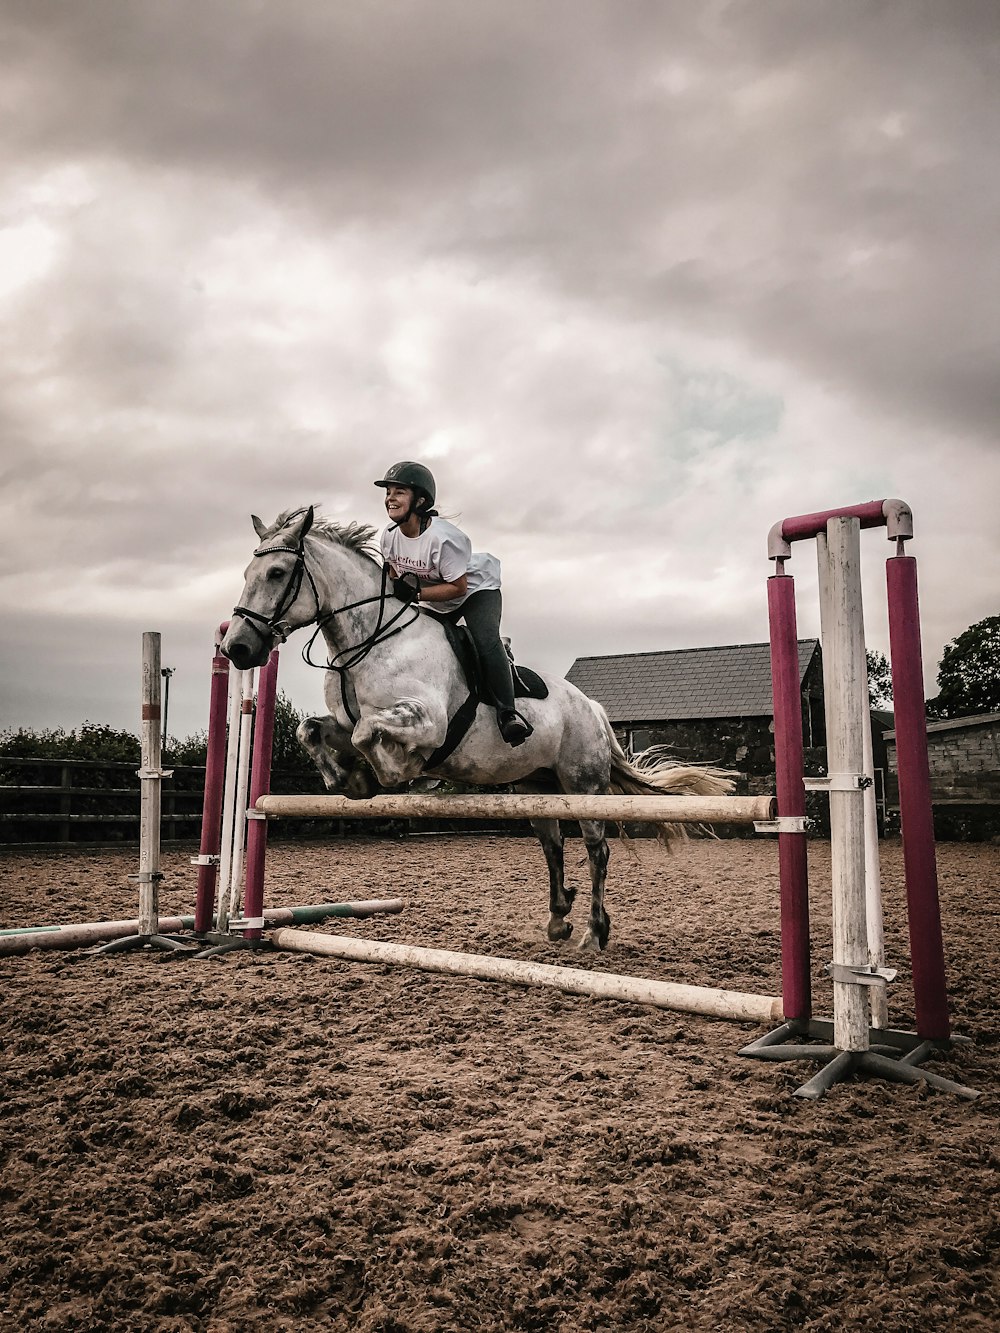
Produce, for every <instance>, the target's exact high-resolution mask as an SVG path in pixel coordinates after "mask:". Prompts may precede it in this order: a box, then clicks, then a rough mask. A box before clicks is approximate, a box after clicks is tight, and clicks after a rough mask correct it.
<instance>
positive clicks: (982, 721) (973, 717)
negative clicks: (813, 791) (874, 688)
mask: <svg viewBox="0 0 1000 1333" xmlns="http://www.w3.org/2000/svg"><path fill="white" fill-rule="evenodd" d="M594 660H595V661H597V660H599V659H596V658H595V659H594ZM581 688H582V687H581ZM584 693H585V694H586V690H584ZM998 722H1000V713H972V714H970V716H969V717H949V718H945V719H944V720H943V721H941V722H928V723H927V734H928V735H931V734H933V733H934V732H935V731H956V730H957V729H958V728H959V727H995V726H996V725H997V723H998ZM885 739H886V740H887V741H894V740H895V739H896V733H895V732H894V731H887V732H886V733H885Z"/></svg>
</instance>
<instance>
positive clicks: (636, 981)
mask: <svg viewBox="0 0 1000 1333" xmlns="http://www.w3.org/2000/svg"><path fill="white" fill-rule="evenodd" d="M269 935H270V938H271V941H272V942H273V943H274V944H276V945H277V947H278V948H279V949H290V950H292V951H294V952H296V953H317V954H322V955H324V956H325V957H328V958H346V959H350V960H351V961H353V962H362V963H393V964H403V965H404V966H407V967H418V968H421V969H422V970H423V971H425V972H442V973H445V974H447V975H449V976H460V977H476V978H478V979H479V980H481V981H506V982H514V983H515V984H519V985H522V986H554V987H555V988H556V989H557V990H563V991H568V992H569V993H570V994H572V995H592V996H595V997H596V998H598V999H609V1000H627V1001H629V1002H631V1003H632V1004H651V1005H655V1006H656V1007H657V1008H659V1009H677V1010H680V1011H682V1012H684V1013H688V1014H704V1015H707V1016H708V1017H711V1018H731V1019H737V1020H739V1021H740V1022H744V1023H773V1022H780V1021H781V1019H782V1018H783V1017H784V1015H783V1012H782V1007H781V999H780V998H779V997H778V996H776V995H754V994H752V993H747V992H744V991H726V990H718V989H717V988H716V987H714V986H687V985H682V984H680V983H678V982H672V981H653V980H650V979H648V978H646V977H626V976H621V975H619V974H616V973H613V972H585V971H584V970H583V969H582V968H575V967H554V966H552V964H550V963H526V962H522V961H520V960H519V959H516V958H494V957H492V956H491V955H489V954H475V953H457V952H454V951H452V950H450V949H425V948H421V947H420V946H418V945H415V944H391V943H388V942H385V941H382V940H365V939H359V938H357V937H355V936H348V935H325V934H323V933H321V932H320V931H311V930H293V929H287V928H286V929H281V930H274V931H270V932H269Z"/></svg>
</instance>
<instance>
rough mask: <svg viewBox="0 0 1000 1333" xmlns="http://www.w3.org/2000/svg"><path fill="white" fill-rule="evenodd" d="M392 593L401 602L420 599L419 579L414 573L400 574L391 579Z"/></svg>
mask: <svg viewBox="0 0 1000 1333" xmlns="http://www.w3.org/2000/svg"><path fill="white" fill-rule="evenodd" d="M392 595H393V596H394V597H398V598H399V600H400V601H401V602H416V601H419V599H420V580H419V579H418V578H417V576H416V574H401V575H400V577H399V578H398V579H393V581H392Z"/></svg>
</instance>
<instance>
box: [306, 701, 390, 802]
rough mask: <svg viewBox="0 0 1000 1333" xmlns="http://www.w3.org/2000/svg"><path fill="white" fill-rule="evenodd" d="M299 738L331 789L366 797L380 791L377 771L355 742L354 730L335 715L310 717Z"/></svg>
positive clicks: (327, 786)
mask: <svg viewBox="0 0 1000 1333" xmlns="http://www.w3.org/2000/svg"><path fill="white" fill-rule="evenodd" d="M295 738H296V740H297V741H298V743H299V744H300V745H301V746H302V748H303V750H305V752H306V754H307V755H308V756H309V758H310V759H311V760H312V761H313V763H314V764H315V765H316V767H317V769H318V770H319V775H320V777H321V778H322V779H323V784H324V786H325V787H326V789H327V791H331V792H342V793H343V794H344V795H345V796H350V797H353V798H354V799H356V800H362V799H364V798H366V797H369V796H374V795H375V794H376V792H377V791H378V783H377V781H376V780H375V774H374V773H373V772H372V771H371V769H370V768H369V767H368V764H367V763H366V762H365V760H364V759H362V757H361V756H360V755H359V754H357V753H356V752H355V751H354V749H353V747H352V745H351V733H350V731H349V730H347V729H345V728H344V727H342V726H341V724H340V723H339V722H338V721H337V719H336V718H334V717H307V718H306V719H305V721H304V722H301V723H300V724H299V726H298V729H297V730H296V732H295Z"/></svg>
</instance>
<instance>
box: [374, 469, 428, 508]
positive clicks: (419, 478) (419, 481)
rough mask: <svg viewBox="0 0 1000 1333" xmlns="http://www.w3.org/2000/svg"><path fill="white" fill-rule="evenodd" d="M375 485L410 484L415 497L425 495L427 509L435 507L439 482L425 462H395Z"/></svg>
mask: <svg viewBox="0 0 1000 1333" xmlns="http://www.w3.org/2000/svg"><path fill="white" fill-rule="evenodd" d="M375 485H376V486H383V487H389V486H409V488H410V490H411V491H413V494H414V496H415V497H418V496H421V495H422V496H424V498H425V499H426V501H427V504H426V508H427V509H432V508H433V507H434V501H435V499H436V498H437V484H436V483H435V481H434V474H433V472H431V470H430V468H427V467H424V465H423V463H393V465H392V467H391V468H389V470H388V471H387V472H386V474H385V476H384V477H383V478H382V480H381V481H377V482H376V483H375Z"/></svg>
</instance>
